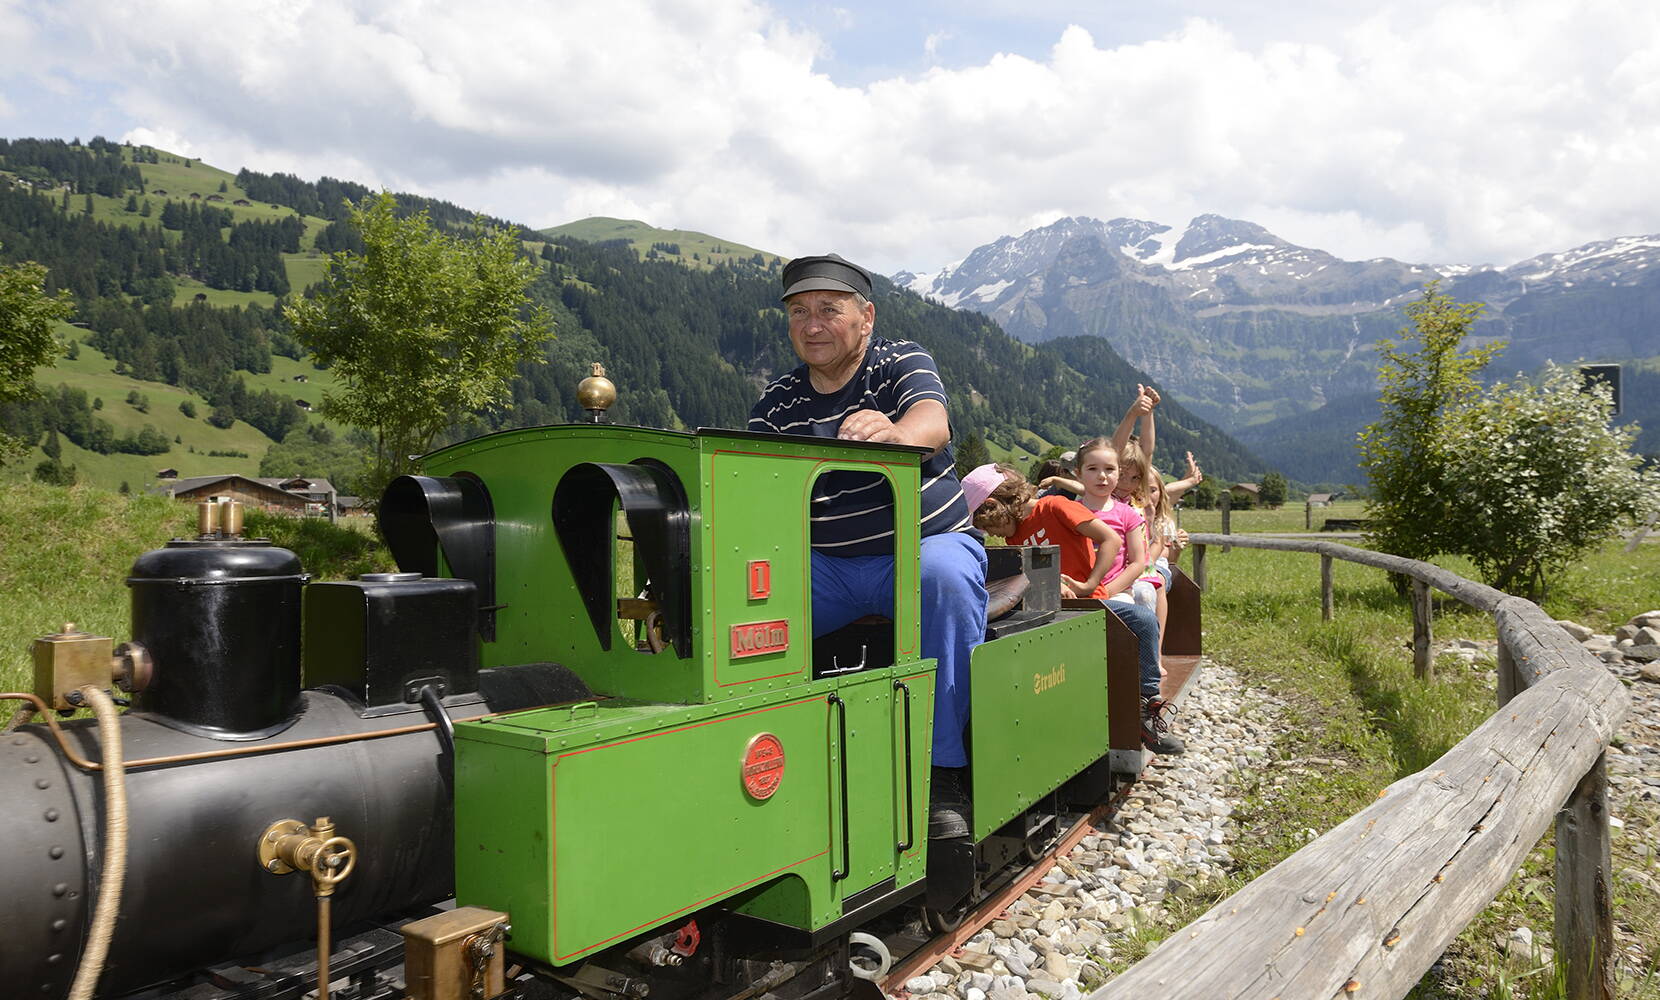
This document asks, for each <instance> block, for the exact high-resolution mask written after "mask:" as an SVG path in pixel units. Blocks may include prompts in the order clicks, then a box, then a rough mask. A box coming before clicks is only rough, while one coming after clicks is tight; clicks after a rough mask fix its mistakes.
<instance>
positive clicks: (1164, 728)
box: [1141, 698, 1187, 757]
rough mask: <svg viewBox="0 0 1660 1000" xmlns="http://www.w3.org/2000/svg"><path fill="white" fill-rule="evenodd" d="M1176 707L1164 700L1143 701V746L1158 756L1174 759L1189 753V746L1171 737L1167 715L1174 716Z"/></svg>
mask: <svg viewBox="0 0 1660 1000" xmlns="http://www.w3.org/2000/svg"><path fill="white" fill-rule="evenodd" d="M1175 712H1176V706H1174V705H1172V704H1170V703H1169V702H1168V701H1165V700H1164V699H1163V698H1143V699H1141V745H1142V746H1144V747H1146V748H1147V749H1149V750H1151V751H1153V752H1154V753H1156V754H1162V755H1164V756H1167V757H1174V756H1176V755H1178V754H1183V753H1186V752H1187V744H1185V743H1183V742H1182V741H1181V740H1179V739H1177V738H1176V737H1174V736H1171V735H1170V723H1169V722H1167V721H1166V720H1165V716H1166V715H1174V714H1175Z"/></svg>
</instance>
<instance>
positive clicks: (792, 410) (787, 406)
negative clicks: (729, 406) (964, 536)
mask: <svg viewBox="0 0 1660 1000" xmlns="http://www.w3.org/2000/svg"><path fill="white" fill-rule="evenodd" d="M924 399H932V400H935V401H937V402H938V403H939V404H940V405H941V406H949V404H948V403H947V401H946V398H945V384H944V383H943V382H941V381H940V376H939V370H938V369H937V368H935V367H934V359H933V358H932V357H930V356H929V354H928V352H927V351H925V350H923V349H922V347H920V346H919V345H917V344H914V343H911V342H910V341H907V340H899V341H888V340H879V339H876V338H874V337H873V338H872V339H871V341H870V344H869V345H868V346H867V347H866V348H865V360H864V365H863V367H862V368H860V369H859V371H858V372H856V373H855V374H854V376H853V377H852V378H851V379H848V381H847V384H846V385H844V386H842V387H841V388H840V389H838V390H836V391H835V392H832V393H821V392H819V391H818V390H817V389H814V388H813V383H812V381H811V379H809V378H808V374H807V366H806V365H801V366H800V367H799V368H796V369H795V370H794V371H792V372H790V373H789V374H788V375H785V376H783V377H782V378H779V379H777V380H776V381H774V382H773V383H772V384H771V385H769V386H767V388H766V391H765V392H763V393H762V394H761V398H760V400H759V401H758V402H756V404H755V406H754V408H753V409H751V410H750V411H749V429H750V430H752V431H770V432H772V433H774V434H801V435H806V436H813V437H828V438H833V437H835V436H836V431H837V430H839V429H840V428H841V424H842V420H844V419H845V418H846V417H847V415H848V414H850V413H853V412H854V411H855V410H876V411H877V412H879V413H881V414H883V415H884V416H886V417H887V418H888V419H889V420H892V421H894V422H896V423H897V422H898V421H899V419H900V418H901V417H903V416H904V415H905V411H906V410H908V409H910V408H911V406H912V404H914V403H917V402H919V401H921V400H924ZM812 503H813V507H812V519H813V520H812V533H813V548H815V549H817V550H818V551H820V552H823V553H825V554H827V555H838V556H868V555H891V554H892V553H893V500H892V498H891V497H890V496H889V491H888V488H887V481H886V480H885V479H883V478H882V477H881V476H879V475H876V474H875V473H871V472H828V473H825V474H824V475H822V476H820V477H819V479H818V482H817V483H815V484H814V486H813V500H812ZM921 512H922V525H921V527H922V536H923V537H924V538H926V537H927V536H929V535H937V534H940V533H942V532H946V531H972V530H973V529H972V526H971V525H970V522H969V512H968V504H967V502H966V501H965V500H964V499H963V491H962V487H961V485H959V484H958V482H957V472H956V460H955V459H954V458H953V457H952V455H951V445H950V444H949V443H947V444H946V446H945V447H944V448H942V449H940V451H939V452H938V453H937V454H935V455H932V456H930V457H928V458H926V459H924V460H923V462H922V506H921Z"/></svg>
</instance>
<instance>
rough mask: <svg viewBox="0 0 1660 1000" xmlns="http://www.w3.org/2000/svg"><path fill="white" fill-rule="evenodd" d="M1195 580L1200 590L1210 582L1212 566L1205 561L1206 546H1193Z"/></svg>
mask: <svg viewBox="0 0 1660 1000" xmlns="http://www.w3.org/2000/svg"><path fill="white" fill-rule="evenodd" d="M1193 582H1194V583H1196V584H1198V585H1199V589H1200V590H1204V589H1206V587H1207V586H1208V585H1209V583H1210V568H1209V566H1208V565H1207V564H1206V563H1205V547H1204V546H1203V545H1198V544H1195V545H1194V546H1193Z"/></svg>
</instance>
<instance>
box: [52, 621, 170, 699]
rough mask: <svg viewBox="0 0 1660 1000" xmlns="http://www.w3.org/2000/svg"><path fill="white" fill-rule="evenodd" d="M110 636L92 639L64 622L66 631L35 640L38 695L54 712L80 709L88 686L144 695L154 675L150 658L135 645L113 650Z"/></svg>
mask: <svg viewBox="0 0 1660 1000" xmlns="http://www.w3.org/2000/svg"><path fill="white" fill-rule="evenodd" d="M111 645H112V644H111V640H110V639H109V638H108V637H107V636H102V635H92V634H90V633H87V632H82V631H81V630H80V629H78V628H76V627H75V623H74V622H65V623H64V626H63V629H62V630H61V631H58V632H53V633H51V634H50V635H43V636H41V637H40V638H38V639H36V640H35V645H34V661H35V687H34V691H35V694H37V695H39V696H40V697H41V699H42V700H43V701H45V702H46V703H47V704H49V705H51V706H52V707H53V708H55V709H57V710H59V711H62V712H68V711H73V710H74V709H76V708H79V707H81V705H80V702H79V701H78V699H79V697H80V696H79V694H77V692H78V691H80V689H81V688H82V687H84V686H85V685H88V684H96V685H97V686H98V687H101V688H112V687H117V686H118V687H120V688H121V690H123V691H142V690H144V689H145V687H147V686H148V685H149V683H150V680H151V679H152V678H153V677H154V675H155V664H154V663H153V662H152V661H151V659H150V654H149V653H148V652H147V651H146V650H145V649H144V647H143V646H141V645H139V644H138V643H136V642H124V643H122V644H121V645H120V646H116V647H114V648H113V649H112V648H111Z"/></svg>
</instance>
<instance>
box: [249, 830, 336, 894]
mask: <svg viewBox="0 0 1660 1000" xmlns="http://www.w3.org/2000/svg"><path fill="white" fill-rule="evenodd" d="M259 866H260V867H261V868H264V869H265V870H266V871H268V872H270V873H271V874H273V875H287V874H288V873H289V872H292V871H303V872H310V873H311V883H312V887H313V888H314V889H315V890H316V894H317V896H318V897H319V898H322V897H324V896H329V895H332V894H333V892H334V887H335V886H337V885H339V884H340V883H341V882H344V881H345V880H346V876H348V875H350V874H351V873H352V869H353V868H356V867H357V845H355V844H353V843H352V842H351V841H350V840H348V839H346V838H345V837H337V836H335V833H334V823H333V822H332V821H330V819H329V818H328V817H327V816H322V817H319V818H318V820H317V822H316V823H315V824H313V825H312V826H309V827H308V826H306V825H305V824H304V823H301V822H300V821H299V820H297V819H284V820H278V821H277V822H275V823H272V824H271V825H270V826H269V827H267V828H266V830H265V833H264V835H263V836H261V837H260V838H259Z"/></svg>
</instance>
